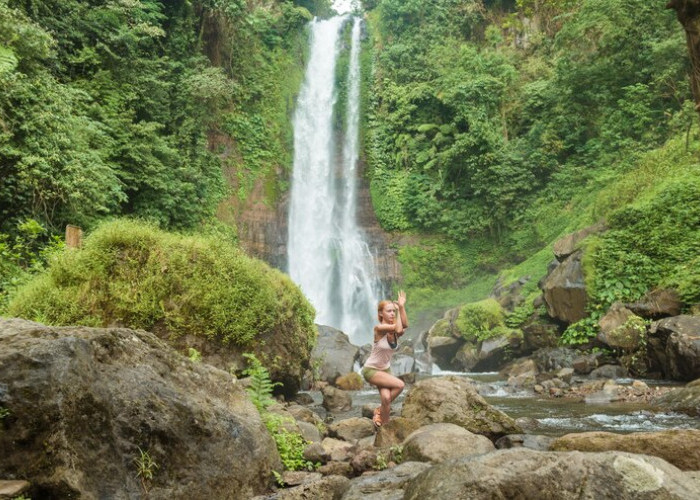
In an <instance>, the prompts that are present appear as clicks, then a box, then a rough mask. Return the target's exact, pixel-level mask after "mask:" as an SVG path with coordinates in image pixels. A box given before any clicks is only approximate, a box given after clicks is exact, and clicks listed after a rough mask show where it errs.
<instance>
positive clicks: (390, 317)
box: [362, 290, 408, 427]
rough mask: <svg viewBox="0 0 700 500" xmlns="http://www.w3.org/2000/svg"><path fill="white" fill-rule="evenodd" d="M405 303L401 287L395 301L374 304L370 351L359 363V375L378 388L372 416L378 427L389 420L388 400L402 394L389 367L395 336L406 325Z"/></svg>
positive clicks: (396, 379) (400, 385) (396, 336)
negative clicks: (375, 406) (372, 338)
mask: <svg viewBox="0 0 700 500" xmlns="http://www.w3.org/2000/svg"><path fill="white" fill-rule="evenodd" d="M405 306H406V293H405V292H404V291H403V290H401V291H400V292H399V298H398V300H397V301H396V302H392V301H390V300H382V301H381V302H380V303H379V306H378V307H377V317H378V319H379V324H378V325H376V326H375V327H374V344H373V345H372V352H371V354H370V355H369V358H367V361H366V362H365V365H364V366H363V367H362V376H363V377H364V378H365V380H366V381H367V382H369V383H370V384H372V385H376V386H377V388H378V389H379V397H380V399H381V402H382V404H381V406H380V407H379V408H377V409H376V410H374V417H373V418H372V421H373V422H374V425H376V426H377V427H379V426H381V425H382V424H385V423H387V422H388V421H389V411H390V409H391V402H392V401H393V400H395V399H396V397H397V396H398V395H399V394H401V391H403V388H404V383H403V380H401V379H399V378H397V377H395V376H393V375H392V374H391V371H390V369H389V368H390V366H391V357H392V356H393V355H394V349H396V347H397V343H398V339H399V337H401V336H402V335H403V333H404V330H405V329H406V328H408V319H407V318H406V309H405ZM397 315H398V318H397Z"/></svg>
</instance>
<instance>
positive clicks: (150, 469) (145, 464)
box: [134, 447, 160, 493]
mask: <svg viewBox="0 0 700 500" xmlns="http://www.w3.org/2000/svg"><path fill="white" fill-rule="evenodd" d="M139 454H140V456H138V457H136V458H134V463H135V464H136V477H138V478H140V479H141V487H142V488H143V491H144V492H145V493H148V490H149V486H150V483H151V481H152V480H153V475H154V474H155V471H156V470H157V469H159V468H160V467H159V465H158V464H157V463H156V462H155V460H153V458H152V457H151V455H150V453H149V452H148V451H143V450H142V449H141V447H139Z"/></svg>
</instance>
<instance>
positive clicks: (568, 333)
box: [559, 315, 600, 346]
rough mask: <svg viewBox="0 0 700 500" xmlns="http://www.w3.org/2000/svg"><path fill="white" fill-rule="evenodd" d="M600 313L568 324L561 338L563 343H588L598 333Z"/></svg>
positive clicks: (560, 340) (560, 341)
mask: <svg viewBox="0 0 700 500" xmlns="http://www.w3.org/2000/svg"><path fill="white" fill-rule="evenodd" d="M598 319H600V315H594V316H588V317H586V318H583V319H582V320H580V321H577V322H576V323H572V324H571V325H569V326H568V328H567V329H566V330H564V333H562V335H561V337H560V338H559V343H560V344H561V345H573V346H575V345H580V344H587V343H588V342H590V341H591V340H593V339H595V338H596V336H597V335H598V330H599V328H598Z"/></svg>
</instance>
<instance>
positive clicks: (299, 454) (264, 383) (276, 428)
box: [243, 353, 316, 470]
mask: <svg viewBox="0 0 700 500" xmlns="http://www.w3.org/2000/svg"><path fill="white" fill-rule="evenodd" d="M243 356H245V358H246V359H247V360H248V363H249V366H248V368H246V369H245V371H244V372H243V373H244V374H245V375H246V376H248V377H250V385H248V387H247V388H246V390H247V391H248V395H249V396H250V399H251V401H252V402H253V404H254V405H255V407H256V408H257V409H258V412H260V416H261V417H262V420H263V422H264V423H265V427H267V430H268V431H270V435H271V436H272V439H274V440H275V445H276V446H277V451H278V452H279V454H280V458H281V459H282V464H283V465H284V468H285V469H287V470H314V469H315V468H316V464H314V463H313V462H310V461H309V460H306V459H305V458H304V447H305V446H306V445H307V444H308V442H307V441H306V440H305V439H304V438H303V436H302V435H301V434H299V433H298V432H292V431H290V430H288V428H289V426H290V424H294V419H291V418H289V417H284V416H281V415H277V414H275V413H272V412H269V411H268V410H267V408H268V407H270V406H271V405H272V404H273V403H274V402H275V400H274V398H273V397H272V390H273V389H274V388H275V386H277V385H279V384H278V383H275V382H272V380H270V373H269V372H268V371H267V368H265V367H264V366H263V365H262V363H261V362H260V360H259V359H258V358H256V357H255V355H253V354H248V353H246V354H244V355H243Z"/></svg>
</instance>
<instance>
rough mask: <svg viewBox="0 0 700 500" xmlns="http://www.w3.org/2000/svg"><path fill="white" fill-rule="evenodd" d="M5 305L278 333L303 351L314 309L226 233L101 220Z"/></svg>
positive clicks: (91, 318)
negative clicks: (195, 232) (78, 244)
mask: <svg viewBox="0 0 700 500" xmlns="http://www.w3.org/2000/svg"><path fill="white" fill-rule="evenodd" d="M9 313H10V314H12V315H14V316H19V317H25V318H27V319H37V320H41V321H43V322H47V323H49V324H53V325H87V326H106V325H109V324H114V323H119V324H123V325H125V326H127V327H130V328H142V329H145V330H150V331H153V330H156V331H166V332H168V333H169V334H170V335H172V336H179V335H184V334H193V335H204V336H206V337H208V338H211V339H216V340H217V341H219V342H224V343H227V342H231V343H234V344H236V345H237V346H242V347H245V346H251V345H253V344H254V342H255V339H256V338H257V337H258V335H262V334H265V333H267V332H272V331H274V332H277V333H278V334H280V335H289V336H291V338H293V339H295V342H298V343H299V349H300V353H303V352H309V351H310V349H311V346H312V344H313V341H314V339H315V329H314V323H313V320H314V311H313V308H312V307H311V306H310V305H309V303H308V302H307V300H306V299H305V298H304V296H303V295H302V294H301V292H300V291H299V289H298V288H297V287H296V286H295V285H294V284H293V283H292V282H291V281H290V280H289V278H288V277H287V276H285V275H283V274H282V273H281V272H279V271H277V270H273V269H271V268H270V267H268V266H267V265H265V264H263V263H262V262H260V261H258V260H255V259H252V258H250V257H247V256H246V255H245V254H243V252H242V251H240V250H239V249H238V248H236V247H235V246H234V245H233V244H232V243H231V242H230V241H226V240H225V239H223V238H221V237H218V236H216V235H210V236H184V235H179V234H174V233H166V232H164V231H161V230H158V229H157V228H155V227H154V226H152V225H149V224H144V223H139V222H135V221H129V220H116V221H113V222H110V223H105V224H103V225H102V226H100V227H99V228H98V229H97V230H95V231H94V232H93V233H92V234H90V235H89V236H88V237H87V238H86V239H85V242H84V246H83V248H82V249H79V250H76V249H70V250H68V251H65V252H64V253H63V254H61V255H59V256H57V257H56V258H55V259H54V260H53V261H52V262H51V264H50V266H49V268H48V271H47V272H46V273H45V274H43V275H41V276H39V277H37V278H35V279H34V280H33V281H31V282H29V283H28V284H27V285H25V286H24V287H22V288H21V289H20V290H18V292H17V293H16V294H15V295H14V297H13V300H12V302H11V303H10V305H9Z"/></svg>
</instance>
